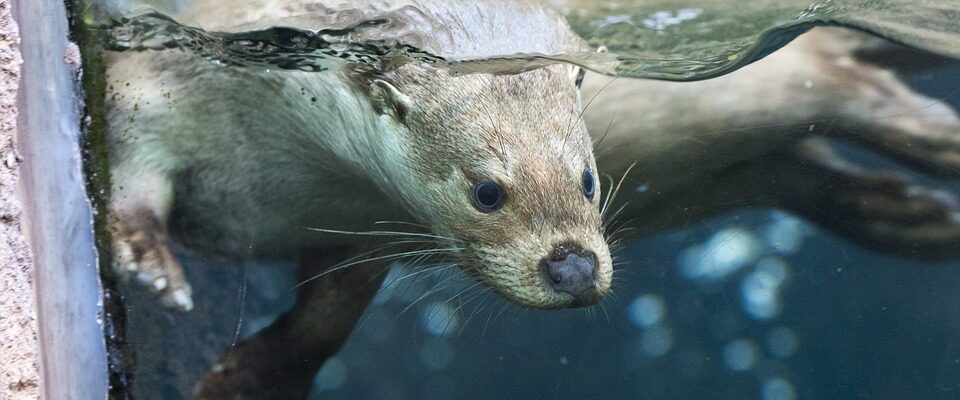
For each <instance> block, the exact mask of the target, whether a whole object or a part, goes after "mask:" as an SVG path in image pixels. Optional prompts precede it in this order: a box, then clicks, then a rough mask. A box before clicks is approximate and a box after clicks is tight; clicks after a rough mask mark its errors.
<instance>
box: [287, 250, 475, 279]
mask: <svg viewBox="0 0 960 400" xmlns="http://www.w3.org/2000/svg"><path fill="white" fill-rule="evenodd" d="M462 250H463V249H462V248H459V247H451V248H443V249H427V250H412V251H407V252H403V253H397V254H388V255H384V256H377V257H371V258H366V259H363V260H357V261H352V262H346V263H340V264H337V265H335V266H333V267H331V268H330V269H328V270H326V271H323V272H321V273H319V274H316V275H314V276H312V277H310V278H308V279H306V280H304V281H302V282H300V283H298V284H297V285H296V286H294V288H299V287H300V286H303V285H305V284H307V283H309V282H312V281H314V280H316V279H319V278H320V277H323V276H325V275H327V274H330V273H333V272H336V271H339V270H342V269H344V268H348V267H351V266H354V265H358V264H364V263H368V262H372V261H382V260H395V259H402V258H405V257H411V256H417V255H423V254H449V253H451V252H457V251H462Z"/></svg>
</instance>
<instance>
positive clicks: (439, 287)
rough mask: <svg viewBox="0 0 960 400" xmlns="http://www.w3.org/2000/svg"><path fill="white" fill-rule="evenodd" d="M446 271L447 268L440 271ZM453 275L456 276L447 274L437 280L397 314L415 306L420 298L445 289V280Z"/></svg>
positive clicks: (422, 298) (401, 313)
mask: <svg viewBox="0 0 960 400" xmlns="http://www.w3.org/2000/svg"><path fill="white" fill-rule="evenodd" d="M446 271H447V270H443V271H442V272H446ZM455 276H456V275H452V276H448V277H446V278H442V279H440V280H438V281H437V282H436V283H435V284H434V285H433V287H432V288H430V289H428V290H426V291H424V292H423V293H422V294H420V296H418V297H417V298H416V299H414V300H413V301H412V302H410V304H408V305H407V306H406V307H404V308H403V310H400V313H399V314H398V316H400V315H403V314H405V313H406V312H407V311H409V310H410V309H412V308H413V307H414V306H416V305H417V303H419V302H420V301H422V300H424V299H426V298H428V297H430V296H431V295H433V294H435V293H439V292H441V291H443V290H445V289H446V288H447V285H446V282H447V281H449V280H450V279H453V278H454V277H455Z"/></svg>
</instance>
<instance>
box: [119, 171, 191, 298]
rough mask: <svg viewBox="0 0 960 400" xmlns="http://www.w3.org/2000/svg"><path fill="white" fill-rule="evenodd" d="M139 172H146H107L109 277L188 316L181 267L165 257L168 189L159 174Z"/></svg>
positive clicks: (170, 192)
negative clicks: (109, 182)
mask: <svg viewBox="0 0 960 400" xmlns="http://www.w3.org/2000/svg"><path fill="white" fill-rule="evenodd" d="M145 170H147V171H148V170H149V169H148V168H141V167H133V166H127V167H124V166H123V165H118V166H116V167H115V168H114V169H113V171H112V172H113V180H114V183H113V196H112V198H111V199H110V213H109V219H108V224H109V229H110V233H111V237H112V239H113V256H114V263H113V266H114V271H115V272H116V273H117V274H118V275H120V276H122V277H127V278H132V279H133V280H134V281H136V282H137V283H139V284H141V285H143V286H145V287H147V288H148V289H150V290H151V291H153V292H154V293H156V294H157V295H158V296H159V297H160V301H161V303H162V304H163V305H164V306H167V307H169V308H172V309H176V310H180V311H189V310H190V309H192V308H193V300H192V299H191V294H192V291H191V289H190V284H189V283H187V280H186V277H185V276H184V274H183V267H182V266H181V265H180V263H179V262H178V261H177V259H176V258H175V257H174V256H173V253H172V252H171V251H170V238H169V235H168V234H167V227H166V220H167V216H168V213H169V210H170V204H171V202H172V197H173V189H172V183H171V182H170V179H169V178H168V177H167V176H166V175H164V174H162V173H158V172H157V173H148V172H144V171H145Z"/></svg>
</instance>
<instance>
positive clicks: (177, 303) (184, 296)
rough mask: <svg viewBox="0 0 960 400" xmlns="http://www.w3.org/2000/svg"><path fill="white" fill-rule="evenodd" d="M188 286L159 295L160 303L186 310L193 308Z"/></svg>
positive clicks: (171, 307)
mask: <svg viewBox="0 0 960 400" xmlns="http://www.w3.org/2000/svg"><path fill="white" fill-rule="evenodd" d="M191 292H192V290H190V286H189V285H187V286H184V287H182V288H180V289H177V290H174V291H173V292H172V293H167V294H165V295H163V296H161V297H160V304H163V306H164V307H167V308H170V309H174V310H178V311H182V312H187V311H190V310H193V299H191V297H190V294H191Z"/></svg>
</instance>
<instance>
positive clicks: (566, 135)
mask: <svg viewBox="0 0 960 400" xmlns="http://www.w3.org/2000/svg"><path fill="white" fill-rule="evenodd" d="M617 78H619V77H614V78H613V79H610V80H609V81H607V83H605V84H603V86H602V87H600V90H598V91H597V92H596V93H594V94H593V96H591V97H590V100H588V101H587V105H585V106H583V108H582V109H580V112H579V113H577V117H576V118H574V119H573V120H572V121H571V122H570V125H569V126H567V131H566V132H564V133H563V145H562V146H561V147H560V149H561V151H564V149H566V147H567V139H568V138H569V137H570V133H572V132H573V127H574V126H576V124H577V122H579V121H580V120H581V119H582V118H583V113H585V112H587V109H589V108H590V105H591V104H593V101H594V100H596V99H597V97H599V96H600V94H601V93H603V91H604V90H606V89H607V87H609V86H610V84H612V83H613V82H614V81H616V80H617Z"/></svg>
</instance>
